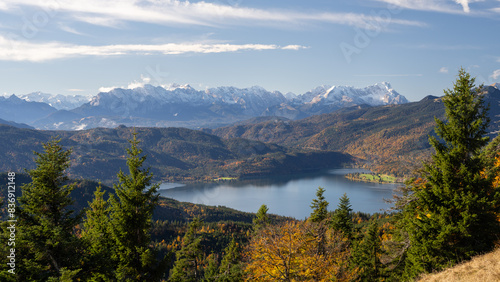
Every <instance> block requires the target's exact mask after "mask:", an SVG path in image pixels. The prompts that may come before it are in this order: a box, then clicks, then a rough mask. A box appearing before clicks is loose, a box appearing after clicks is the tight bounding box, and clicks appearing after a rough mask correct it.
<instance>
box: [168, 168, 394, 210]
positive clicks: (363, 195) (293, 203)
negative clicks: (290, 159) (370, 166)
mask: <svg viewBox="0 0 500 282" xmlns="http://www.w3.org/2000/svg"><path fill="white" fill-rule="evenodd" d="M360 171H363V170H359V169H332V170H329V171H327V172H323V173H316V174H303V175H295V176H286V177H285V176H277V177H268V178H265V179H251V180H243V181H232V182H221V183H197V184H187V185H184V184H177V183H163V184H162V185H161V186H160V195H161V196H164V197H169V198H173V199H176V200H179V201H182V202H191V203H197V204H205V205H212V206H218V205H221V206H226V207H230V208H234V209H237V210H241V211H247V212H257V210H258V209H259V207H260V206H261V205H262V204H266V205H267V207H268V208H269V213H274V214H279V215H284V216H291V217H295V218H297V219H304V218H305V217H308V216H309V215H310V213H311V208H310V205H311V201H312V200H313V199H314V198H316V189H317V188H318V187H323V188H325V190H326V191H325V193H324V196H325V198H326V200H327V201H328V202H329V203H330V205H329V206H328V210H334V209H335V208H337V204H338V200H339V198H340V197H341V196H342V195H343V194H344V193H346V194H347V196H348V197H349V199H350V201H351V205H352V209H353V210H354V211H361V212H368V213H373V212H380V211H382V210H383V209H388V208H389V207H390V205H389V204H387V203H386V202H385V201H384V199H390V198H392V193H393V190H394V189H395V188H396V187H397V184H379V183H369V182H358V181H351V180H348V179H346V178H345V177H344V174H346V173H350V172H360Z"/></svg>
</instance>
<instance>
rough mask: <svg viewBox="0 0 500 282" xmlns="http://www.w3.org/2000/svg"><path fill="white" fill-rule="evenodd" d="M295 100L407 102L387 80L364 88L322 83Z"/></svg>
mask: <svg viewBox="0 0 500 282" xmlns="http://www.w3.org/2000/svg"><path fill="white" fill-rule="evenodd" d="M295 100H298V101H299V102H302V103H307V104H316V105H318V104H326V105H337V106H345V105H349V104H353V105H354V104H358V105H359V104H368V105H371V106H380V105H386V104H402V103H407V102H408V100H406V98H405V97H404V96H402V95H400V94H399V93H397V92H396V91H395V90H394V89H392V86H391V84H390V83H388V82H381V83H377V84H374V85H370V86H367V87H364V88H356V87H353V86H326V85H322V86H319V87H316V88H315V89H313V90H311V91H309V92H307V93H305V94H302V95H299V96H298V97H297V98H295Z"/></svg>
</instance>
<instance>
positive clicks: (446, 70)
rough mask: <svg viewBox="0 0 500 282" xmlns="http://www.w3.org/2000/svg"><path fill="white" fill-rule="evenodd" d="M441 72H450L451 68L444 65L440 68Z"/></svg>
mask: <svg viewBox="0 0 500 282" xmlns="http://www.w3.org/2000/svg"><path fill="white" fill-rule="evenodd" d="M439 72H440V73H449V72H450V70H449V69H448V68H447V67H442V68H440V69H439Z"/></svg>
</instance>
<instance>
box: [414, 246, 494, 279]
mask: <svg viewBox="0 0 500 282" xmlns="http://www.w3.org/2000/svg"><path fill="white" fill-rule="evenodd" d="M418 281H419V282H434V281H435V282H438V281H439V282H452V281H453V282H457V281H484V282H486V281H500V248H499V249H497V250H496V251H494V252H491V253H487V254H484V255H480V256H476V257H474V258H473V259H472V260H471V261H468V262H465V263H462V264H459V265H457V266H455V267H452V268H449V269H446V270H443V271H441V272H438V273H432V274H426V275H424V276H422V278H421V279H420V280H418Z"/></svg>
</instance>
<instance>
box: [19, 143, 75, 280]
mask: <svg viewBox="0 0 500 282" xmlns="http://www.w3.org/2000/svg"><path fill="white" fill-rule="evenodd" d="M59 142H60V140H57V139H52V140H50V141H49V142H47V143H45V144H43V148H44V152H43V153H38V152H34V154H35V155H36V158H35V163H36V168H35V169H33V170H30V171H29V172H28V174H29V175H30V176H31V179H32V181H31V183H28V184H26V185H24V186H22V187H21V190H22V196H21V197H20V198H19V220H18V227H17V230H16V231H17V232H18V236H19V237H18V241H17V242H18V244H19V246H20V248H19V249H18V250H19V251H20V252H21V254H18V255H19V262H20V265H19V267H18V270H19V273H18V276H17V278H18V279H20V280H21V281H31V280H35V281H44V280H47V279H50V278H53V279H57V278H58V277H60V276H61V274H62V273H63V272H68V271H73V272H72V273H73V274H76V273H77V272H78V266H79V263H78V261H79V258H80V255H81V248H80V241H79V240H78V238H77V237H76V236H75V233H74V232H73V229H74V228H75V227H76V226H77V224H78V223H79V222H80V220H81V215H80V214H76V213H75V212H74V211H73V210H71V209H70V208H69V207H70V205H72V204H73V201H72V199H71V197H70V194H71V191H73V189H74V188H75V186H74V184H68V177H67V176H66V174H65V170H66V169H67V168H69V166H70V159H69V156H70V154H71V151H69V150H64V149H63V147H62V146H61V145H60V144H59ZM21 258H22V260H21Z"/></svg>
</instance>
